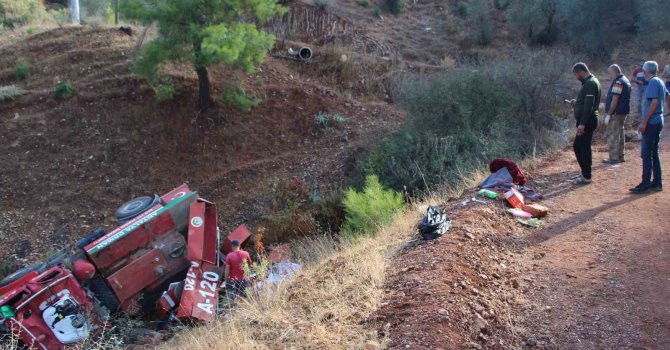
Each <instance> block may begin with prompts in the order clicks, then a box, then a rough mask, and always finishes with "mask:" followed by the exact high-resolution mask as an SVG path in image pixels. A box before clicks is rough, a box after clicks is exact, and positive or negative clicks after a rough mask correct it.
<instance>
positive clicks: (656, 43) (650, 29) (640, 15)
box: [633, 0, 670, 50]
mask: <svg viewBox="0 0 670 350" xmlns="http://www.w3.org/2000/svg"><path fill="white" fill-rule="evenodd" d="M633 3H634V7H635V19H636V21H635V29H636V32H637V35H638V37H640V38H646V39H649V38H653V40H640V41H639V42H640V43H641V44H642V45H643V46H644V47H645V48H647V49H650V50H657V49H658V48H659V47H665V48H667V47H668V46H670V31H668V13H670V1H667V0H634V1H633Z"/></svg>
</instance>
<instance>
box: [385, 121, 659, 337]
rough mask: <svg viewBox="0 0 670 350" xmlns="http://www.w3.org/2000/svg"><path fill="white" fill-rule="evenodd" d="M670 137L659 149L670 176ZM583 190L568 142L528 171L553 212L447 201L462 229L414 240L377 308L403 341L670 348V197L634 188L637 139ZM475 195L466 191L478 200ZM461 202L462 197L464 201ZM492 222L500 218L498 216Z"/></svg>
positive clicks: (601, 153) (390, 332) (599, 154)
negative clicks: (512, 213) (510, 214)
mask: <svg viewBox="0 0 670 350" xmlns="http://www.w3.org/2000/svg"><path fill="white" fill-rule="evenodd" d="M669 143H670V137H669V136H668V135H667V132H666V136H665V137H664V141H663V146H662V151H661V157H662V159H661V160H662V164H663V166H665V171H666V175H665V179H667V171H668V169H669V166H670V146H669ZM627 148H628V151H627V155H626V157H627V161H626V163H624V164H621V165H620V166H602V165H601V164H600V160H601V159H603V158H605V156H606V153H605V151H606V147H605V146H603V145H598V146H594V151H596V152H595V153H594V164H595V170H594V182H593V184H591V185H588V186H584V187H577V186H574V185H572V184H570V183H569V182H568V181H567V179H569V178H570V176H573V175H576V174H577V173H578V171H577V170H578V167H577V164H576V161H575V160H574V156H573V154H572V152H571V151H570V150H566V151H564V152H561V153H559V154H557V155H555V156H554V157H552V158H551V159H548V160H547V161H545V162H544V163H543V164H542V165H541V166H539V167H538V168H537V169H536V170H535V171H530V175H531V178H532V181H531V185H533V186H534V187H536V188H537V189H538V190H540V191H541V192H542V193H544V194H545V197H546V198H545V200H544V201H542V204H543V205H546V206H547V207H549V208H550V209H551V213H550V215H549V217H548V218H547V219H546V220H545V223H544V225H543V227H542V228H540V229H536V230H533V229H527V228H521V227H520V226H518V225H517V224H515V223H514V222H513V221H512V220H511V219H509V218H507V217H505V216H504V214H503V213H502V205H501V204H500V203H496V204H489V205H487V206H479V208H473V207H465V208H464V207H463V206H462V205H461V204H460V201H458V202H454V203H448V204H447V205H446V206H445V207H446V208H447V210H448V212H449V213H450V215H451V216H452V218H453V219H454V225H455V226H454V228H453V229H452V230H451V231H449V233H448V234H447V235H446V236H444V237H442V238H440V239H438V240H436V241H432V242H426V243H420V244H417V245H414V246H408V247H405V248H404V249H403V250H402V251H401V253H400V255H399V256H398V258H397V259H396V266H395V267H394V268H393V270H392V272H391V276H390V278H389V281H388V284H387V288H386V292H385V298H384V299H385V300H384V302H383V303H382V306H381V309H380V310H379V312H378V313H377V315H376V318H375V321H376V322H377V324H378V327H379V334H380V336H381V339H383V340H382V342H386V344H385V345H388V347H389V348H393V349H405V348H407V349H470V348H472V349H522V348H523V349H525V348H540V349H667V346H668V344H670V229H668V225H667V223H666V222H665V221H666V218H667V217H668V215H670V193H669V192H668V189H667V186H668V182H667V180H666V181H665V185H666V190H665V192H661V193H657V192H653V193H649V194H646V195H631V194H629V192H628V188H630V187H632V186H634V185H637V184H638V183H639V179H640V174H641V168H642V167H641V159H640V158H639V156H638V154H639V144H628V147H627ZM470 194H471V193H468V197H467V198H469V197H470ZM462 200H463V199H461V201H462ZM491 222H493V224H491Z"/></svg>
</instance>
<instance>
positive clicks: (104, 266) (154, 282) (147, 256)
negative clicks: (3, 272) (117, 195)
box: [0, 185, 251, 350]
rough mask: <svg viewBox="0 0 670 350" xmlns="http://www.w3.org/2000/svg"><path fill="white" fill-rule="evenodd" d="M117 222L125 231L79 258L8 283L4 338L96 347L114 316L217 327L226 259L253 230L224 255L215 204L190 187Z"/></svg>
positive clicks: (91, 242) (84, 246)
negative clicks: (212, 323)
mask: <svg viewBox="0 0 670 350" xmlns="http://www.w3.org/2000/svg"><path fill="white" fill-rule="evenodd" d="M116 217H117V220H118V222H119V224H120V226H119V227H117V228H116V229H114V230H113V231H110V232H105V231H104V230H102V229H98V230H95V231H93V232H92V233H90V234H89V235H88V236H86V237H84V238H82V239H80V240H79V241H77V244H76V246H77V250H76V252H75V253H74V254H70V252H69V251H67V250H63V251H61V252H60V253H59V254H58V255H57V256H56V257H54V258H53V259H51V260H50V261H48V262H45V263H41V264H37V265H32V266H28V267H25V268H23V269H21V270H19V271H17V272H15V273H13V274H12V275H10V276H8V277H7V278H5V279H4V280H2V281H0V331H3V332H5V333H13V334H14V335H15V336H16V338H18V339H19V340H20V341H21V342H22V343H23V344H24V345H26V346H28V347H29V348H33V349H40V350H59V349H64V348H65V347H66V346H67V345H70V344H77V343H81V342H82V341H84V340H86V339H90V338H93V339H95V337H96V336H97V335H99V334H100V333H101V332H102V331H103V329H104V328H105V327H107V322H106V321H107V318H108V316H109V314H110V313H115V312H124V313H126V314H127V315H129V316H139V315H146V314H151V315H154V316H155V317H157V318H158V319H159V320H161V321H166V322H170V321H175V320H179V321H183V322H193V321H196V322H197V321H205V322H206V321H212V320H214V319H215V318H216V317H217V309H218V303H219V290H220V286H221V283H222V277H223V276H222V271H223V260H224V254H225V253H228V252H229V251H230V250H231V242H232V240H238V241H240V242H242V243H243V244H244V242H246V241H247V240H248V239H249V237H250V236H251V232H249V230H248V229H247V228H246V227H245V226H243V225H241V226H239V227H238V228H236V229H235V230H234V231H233V232H231V234H230V235H229V236H228V237H227V239H226V241H225V242H224V243H223V246H222V250H223V252H222V251H221V244H220V231H219V228H218V226H217V212H216V206H215V205H214V204H213V203H210V202H208V201H206V200H204V199H202V198H200V197H199V196H198V193H197V192H194V191H191V190H190V189H189V187H188V186H187V185H181V186H179V187H177V188H176V189H174V190H172V191H170V192H169V193H166V194H165V195H163V196H158V195H156V196H154V197H153V198H152V197H140V198H136V199H134V200H131V201H130V202H127V203H125V204H124V205H122V206H121V207H120V208H119V209H118V210H117V212H116Z"/></svg>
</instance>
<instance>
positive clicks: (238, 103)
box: [219, 84, 262, 113]
mask: <svg viewBox="0 0 670 350" xmlns="http://www.w3.org/2000/svg"><path fill="white" fill-rule="evenodd" d="M219 98H220V99H221V101H223V102H225V103H228V104H230V105H232V106H234V107H235V108H237V109H239V110H240V111H242V112H245V113H247V112H249V111H251V109H252V108H253V107H256V106H258V105H259V104H261V102H262V101H261V100H260V99H259V98H256V96H254V95H253V94H250V93H249V92H247V91H246V90H245V89H244V87H242V85H240V84H237V85H234V86H232V87H229V88H227V89H225V90H224V91H223V92H222V93H221V94H220V95H219Z"/></svg>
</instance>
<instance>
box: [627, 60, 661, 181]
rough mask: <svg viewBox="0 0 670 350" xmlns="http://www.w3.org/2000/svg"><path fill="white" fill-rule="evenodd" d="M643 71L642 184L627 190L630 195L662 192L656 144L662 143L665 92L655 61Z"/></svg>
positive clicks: (648, 63) (643, 67)
mask: <svg viewBox="0 0 670 350" xmlns="http://www.w3.org/2000/svg"><path fill="white" fill-rule="evenodd" d="M642 69H644V78H645V79H646V80H647V82H648V84H647V88H646V89H645V93H644V97H645V101H644V106H643V107H642V116H643V117H642V121H641V122H640V133H641V134H642V145H641V150H640V151H641V152H640V153H641V155H642V182H641V183H640V184H639V185H637V186H635V187H633V188H631V189H630V191H631V192H633V193H646V192H648V191H650V190H653V191H662V190H663V184H662V182H661V177H662V176H661V159H660V156H659V154H658V143H659V142H660V141H661V130H663V105H664V102H665V94H666V89H665V85H664V84H663V81H661V79H660V78H658V77H657V76H656V74H657V73H658V63H656V61H647V62H645V63H644V65H643V66H642ZM652 174H653V180H652Z"/></svg>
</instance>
